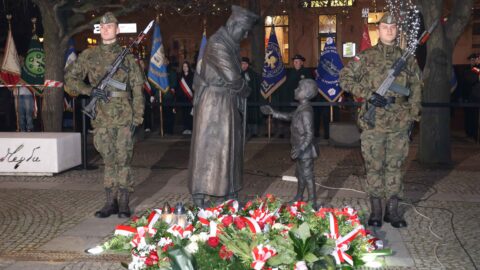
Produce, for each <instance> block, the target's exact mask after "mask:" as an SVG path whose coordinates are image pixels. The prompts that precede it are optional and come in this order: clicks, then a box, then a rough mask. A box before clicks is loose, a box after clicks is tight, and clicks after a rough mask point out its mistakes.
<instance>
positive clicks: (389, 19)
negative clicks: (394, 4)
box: [378, 12, 397, 24]
mask: <svg viewBox="0 0 480 270" xmlns="http://www.w3.org/2000/svg"><path fill="white" fill-rule="evenodd" d="M380 23H386V24H397V20H396V19H395V16H393V14H392V13H390V12H385V14H383V17H382V18H381V19H380V21H378V24H380Z"/></svg>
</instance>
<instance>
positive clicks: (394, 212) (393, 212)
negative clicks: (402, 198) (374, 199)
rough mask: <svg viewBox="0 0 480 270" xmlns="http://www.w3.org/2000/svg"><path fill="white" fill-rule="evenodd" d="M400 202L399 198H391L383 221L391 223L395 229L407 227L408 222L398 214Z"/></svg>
mask: <svg viewBox="0 0 480 270" xmlns="http://www.w3.org/2000/svg"><path fill="white" fill-rule="evenodd" d="M398 201H399V200H398V197H397V196H392V197H390V199H389V200H388V201H387V205H386V206H385V216H384V217H383V221H385V222H388V223H390V224H391V225H392V226H393V227H395V228H404V227H407V222H406V221H405V219H403V217H402V216H401V215H400V214H399V213H398Z"/></svg>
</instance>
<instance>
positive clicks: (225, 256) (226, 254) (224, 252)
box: [218, 246, 233, 260]
mask: <svg viewBox="0 0 480 270" xmlns="http://www.w3.org/2000/svg"><path fill="white" fill-rule="evenodd" d="M218 255H219V256H220V258H221V259H222V260H229V259H230V258H232V256H233V252H231V251H230V250H228V249H227V247H226V246H222V247H221V248H220V251H219V252H218Z"/></svg>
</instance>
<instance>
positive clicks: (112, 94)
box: [107, 91, 130, 98]
mask: <svg viewBox="0 0 480 270" xmlns="http://www.w3.org/2000/svg"><path fill="white" fill-rule="evenodd" d="M107 95H108V97H109V98H130V92H126V91H108V92H107Z"/></svg>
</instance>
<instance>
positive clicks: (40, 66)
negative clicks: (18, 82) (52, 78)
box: [22, 34, 45, 94]
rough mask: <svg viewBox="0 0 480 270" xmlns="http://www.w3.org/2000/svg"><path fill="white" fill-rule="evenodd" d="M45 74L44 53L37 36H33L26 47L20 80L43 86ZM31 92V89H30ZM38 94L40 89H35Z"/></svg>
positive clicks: (40, 91)
mask: <svg viewBox="0 0 480 270" xmlns="http://www.w3.org/2000/svg"><path fill="white" fill-rule="evenodd" d="M44 74H45V52H44V51H43V46H42V44H41V43H40V41H39V40H38V36H37V35H36V34H33V36H32V39H31V40H30V45H29V47H28V51H27V55H26V56H25V62H24V65H23V66H22V80H23V81H25V82H26V83H28V84H41V85H43V84H44ZM30 90H32V89H30ZM35 90H36V91H37V92H38V93H40V94H41V93H42V91H43V90H42V89H41V88H35Z"/></svg>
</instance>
